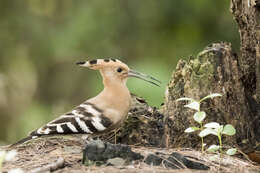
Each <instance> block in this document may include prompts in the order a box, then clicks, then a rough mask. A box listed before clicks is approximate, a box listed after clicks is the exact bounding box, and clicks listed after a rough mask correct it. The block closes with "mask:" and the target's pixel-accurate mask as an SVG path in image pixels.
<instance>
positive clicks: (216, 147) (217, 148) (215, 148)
mask: <svg viewBox="0 0 260 173" xmlns="http://www.w3.org/2000/svg"><path fill="white" fill-rule="evenodd" d="M219 148H220V147H219V145H211V146H210V147H209V148H208V149H207V151H208V152H211V153H215V152H216V151H218V150H219Z"/></svg>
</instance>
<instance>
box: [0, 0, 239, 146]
mask: <svg viewBox="0 0 260 173" xmlns="http://www.w3.org/2000/svg"><path fill="white" fill-rule="evenodd" d="M229 3H230V2H229V1H228V0H218V1H213V0H196V1H194V0H193V1H191V0H164V1H158V0H143V1H140V0H110V1H107V0H84V1H83V0H77V1H76V0H27V1H21V0H10V1H9V0H0V14H1V15H0V127H1V130H0V143H2V144H4V143H10V142H14V141H16V140H18V139H20V138H22V137H25V136H26V135H27V134H28V132H30V131H31V130H33V129H35V128H37V127H40V126H41V125H43V124H44V123H46V122H48V121H49V120H51V119H53V118H54V117H55V116H57V115H59V114H61V113H63V112H66V111H69V110H70V109H71V108H73V107H74V106H76V105H77V104H79V103H81V102H83V101H85V100H86V99H87V98H89V97H92V96H94V95H96V94H97V93H98V92H99V91H100V90H101V89H102V83H101V77H100V75H99V74H98V73H97V72H96V71H91V70H88V69H85V68H79V67H77V66H76V65H75V62H77V61H79V60H88V59H90V58H107V57H112V58H118V59H121V60H122V61H123V62H126V63H127V64H129V66H130V67H131V68H133V69H135V70H138V71H140V72H143V73H146V74H150V75H153V76H155V77H157V78H159V79H160V80H161V81H163V86H162V87H161V88H158V87H154V86H151V85H150V84H148V83H145V82H143V81H140V80H138V79H130V80H129V82H128V86H129V89H130V90H131V91H132V92H134V93H136V94H137V95H139V96H142V97H144V98H145V99H147V101H148V102H149V103H150V104H151V105H153V106H159V105H160V104H161V103H162V102H163V99H164V98H163V97H164V90H165V86H166V85H167V82H168V80H169V78H170V76H171V73H172V71H173V70H174V68H175V66H176V63H177V61H178V59H180V58H185V57H188V56H189V55H191V54H193V55H196V54H197V53H198V52H199V51H200V50H202V49H203V48H204V47H205V46H207V45H208V44H210V43H212V42H217V41H229V42H232V44H233V48H234V49H235V50H238V49H239V34H238V32H237V28H236V24H235V22H234V21H233V19H232V16H231V14H230V12H229Z"/></svg>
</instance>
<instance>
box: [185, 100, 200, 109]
mask: <svg viewBox="0 0 260 173" xmlns="http://www.w3.org/2000/svg"><path fill="white" fill-rule="evenodd" d="M184 107H188V108H190V109H195V110H196V111H199V110H200V103H199V102H197V101H192V102H191V103H189V104H187V105H185V106H184Z"/></svg>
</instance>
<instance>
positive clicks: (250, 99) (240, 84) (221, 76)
mask: <svg viewBox="0 0 260 173" xmlns="http://www.w3.org/2000/svg"><path fill="white" fill-rule="evenodd" d="M259 4H260V3H259V0H231V8H230V9H231V12H232V14H233V15H234V18H235V20H236V22H237V23H238V26H239V33H240V37H241V48H240V54H239V56H237V55H236V54H235V53H233V51H232V48H231V44H229V43H215V44H212V45H210V46H208V47H207V48H205V49H204V50H203V51H202V52H201V53H199V54H198V56H197V57H195V58H193V57H191V58H190V59H189V60H188V61H184V60H180V61H179V63H178V65H177V68H176V71H175V72H174V73H173V75H172V78H171V81H170V83H169V85H168V89H167V92H166V93H167V94H166V103H165V105H166V106H165V109H164V114H165V115H166V118H165V121H164V123H165V125H166V129H165V139H166V140H165V143H166V145H167V146H168V147H180V146H181V147H200V139H199V138H198V137H197V136H196V135H195V134H194V135H192V134H185V133H184V130H185V129H186V128H188V127H189V126H192V125H195V123H194V121H193V118H192V117H193V113H194V112H193V111H190V110H188V109H186V108H184V107H183V105H184V103H179V102H178V103H177V102H176V99H178V98H180V97H191V98H194V99H200V98H202V97H204V96H206V95H208V94H210V93H222V94H223V96H222V97H221V98H214V99H213V100H208V101H207V102H206V103H205V104H203V105H202V108H201V109H202V110H204V111H205V112H206V113H207V120H206V121H207V122H211V121H215V122H219V123H221V124H228V123H229V124H232V125H233V126H235V128H236V130H237V133H236V135H235V136H234V137H226V138H224V143H225V144H227V145H239V146H242V147H245V146H246V147H247V148H252V147H253V146H254V147H257V146H258V147H259V142H260V128H259V125H260V25H259V23H260V5H259ZM216 141H217V140H213V138H212V137H207V138H206V143H208V144H216Z"/></svg>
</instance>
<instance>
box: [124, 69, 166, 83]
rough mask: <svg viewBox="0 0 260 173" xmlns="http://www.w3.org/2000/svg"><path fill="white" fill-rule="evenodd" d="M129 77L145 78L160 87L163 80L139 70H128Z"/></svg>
mask: <svg viewBox="0 0 260 173" xmlns="http://www.w3.org/2000/svg"><path fill="white" fill-rule="evenodd" d="M128 77H136V78H139V79H142V80H144V81H146V82H149V83H151V84H153V85H156V86H158V87H160V84H161V81H159V80H158V79H156V78H154V77H152V76H150V75H147V74H143V73H140V72H137V71H134V70H129V71H128ZM156 82H157V83H156ZM158 83H159V84H158Z"/></svg>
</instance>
